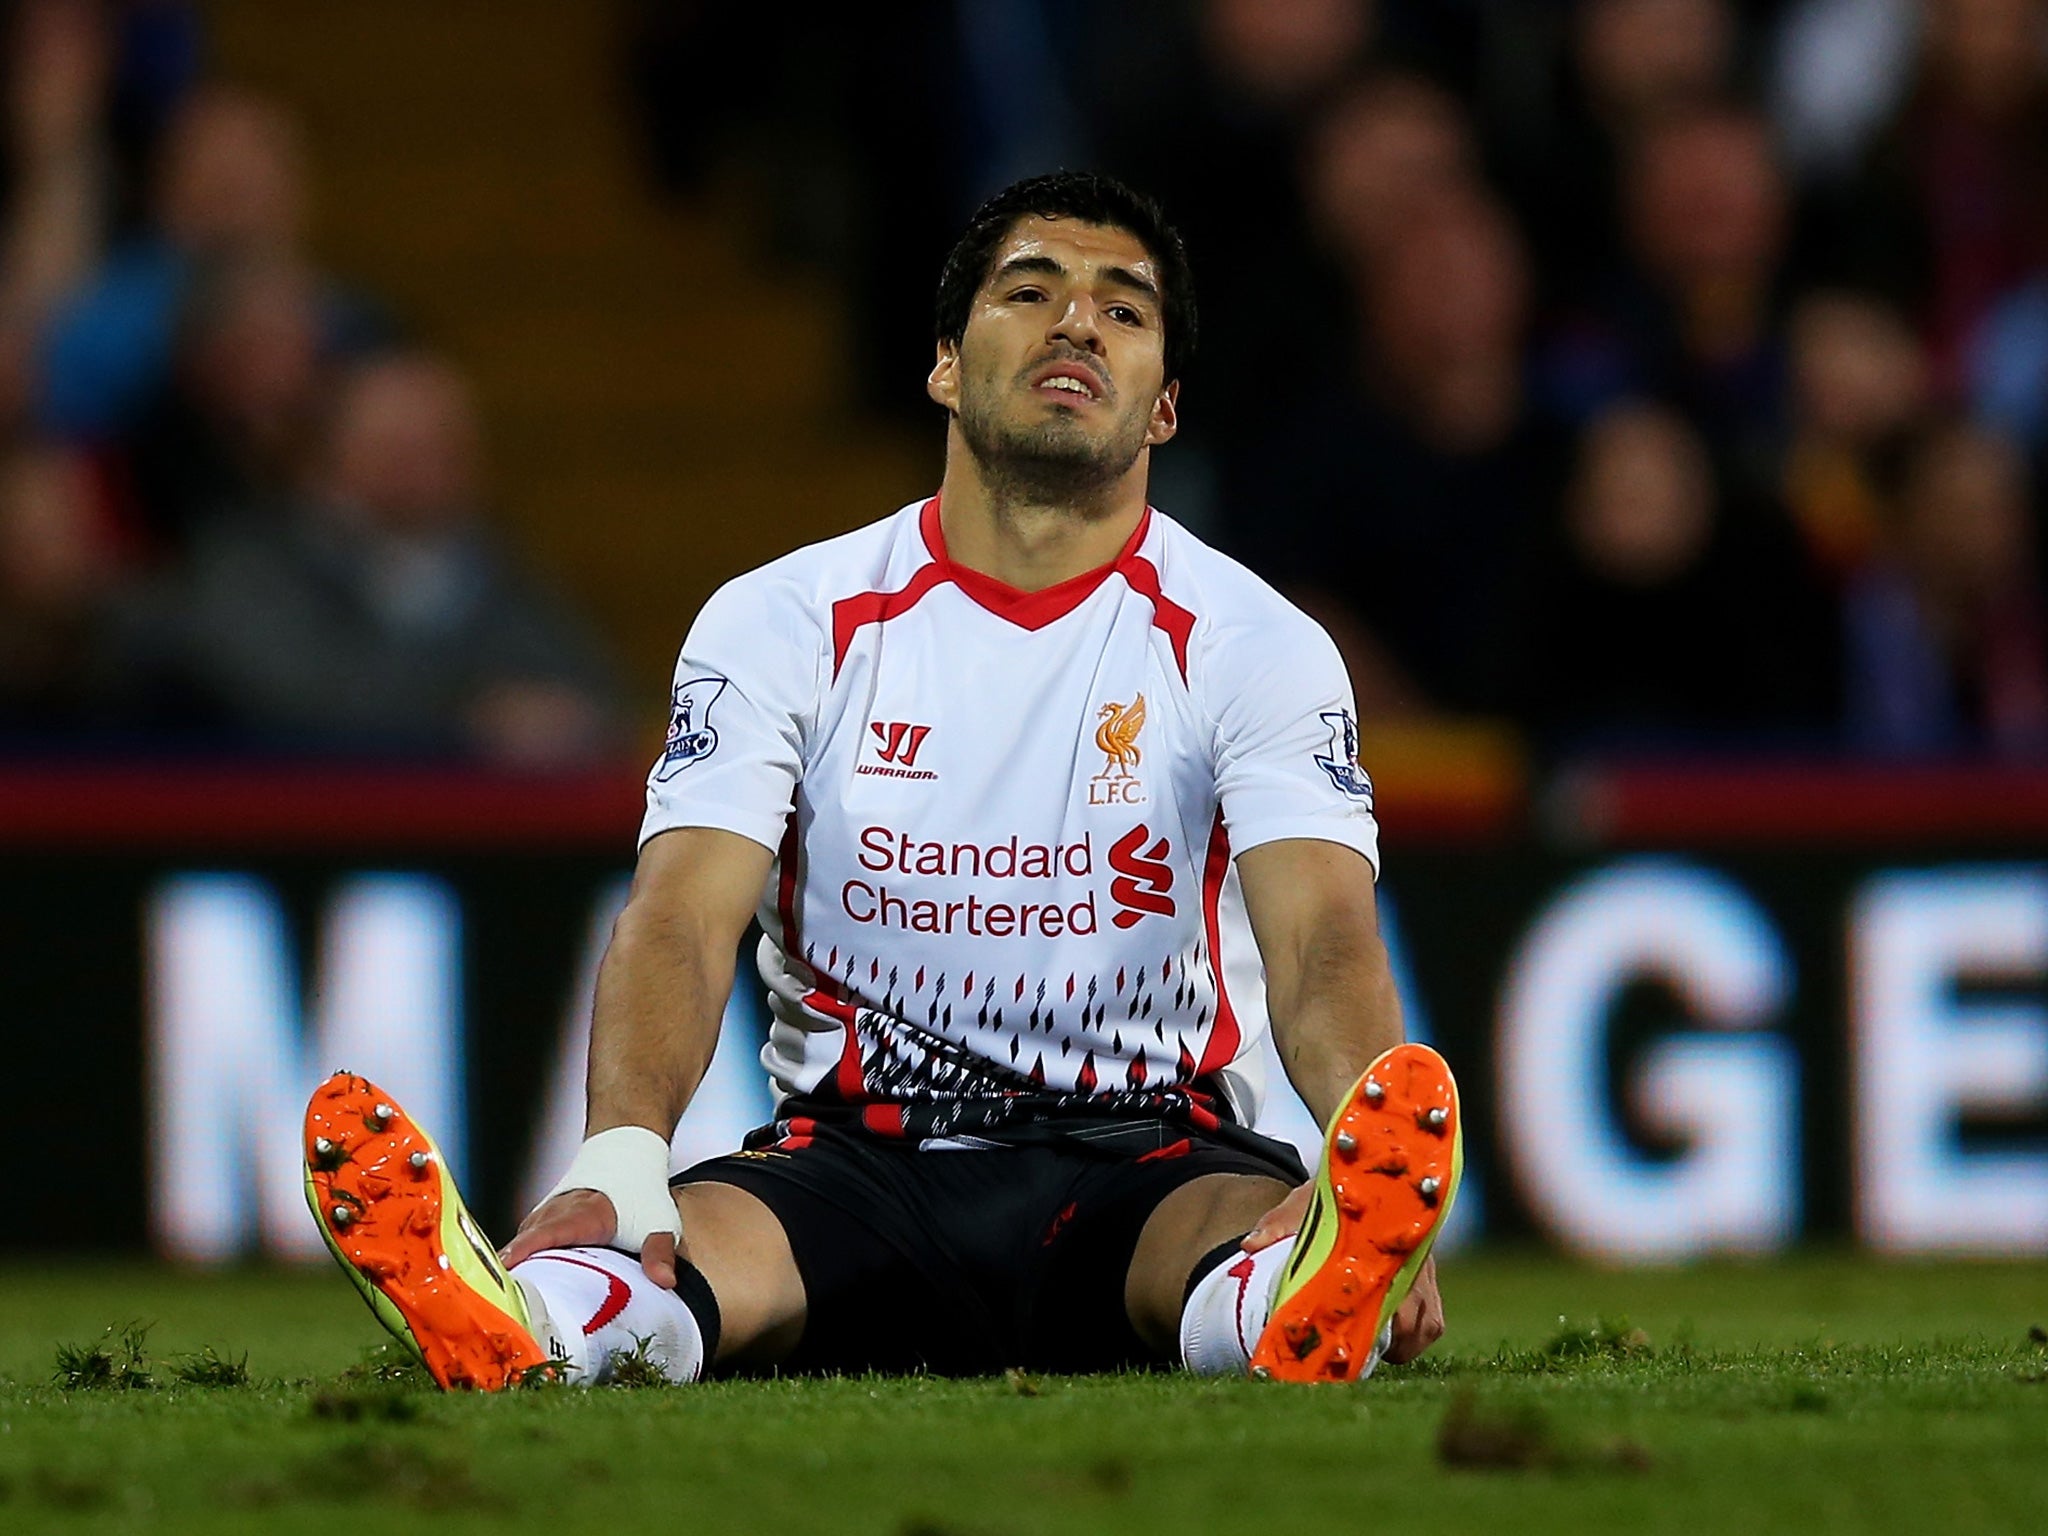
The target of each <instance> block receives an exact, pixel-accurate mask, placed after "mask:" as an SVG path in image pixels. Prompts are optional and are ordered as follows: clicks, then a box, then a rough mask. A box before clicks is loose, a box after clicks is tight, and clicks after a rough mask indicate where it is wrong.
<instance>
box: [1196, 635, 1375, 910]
mask: <svg viewBox="0 0 2048 1536" xmlns="http://www.w3.org/2000/svg"><path fill="white" fill-rule="evenodd" d="M1291 616H1292V617H1293V618H1294V619H1295V623H1293V624H1291V625H1286V626H1279V625H1275V626H1270V627H1268V626H1263V625H1262V626H1260V627H1259V628H1258V629H1257V630H1251V629H1247V630H1242V631H1239V632H1238V633H1236V634H1235V635H1233V636H1228V637H1223V640H1222V643H1220V644H1219V645H1217V646H1216V648H1215V651H1214V653H1213V656H1212V659H1211V663H1210V667H1209V668H1208V669H1207V670H1208V671H1209V681H1210V684H1211V690H1212V691H1211V693H1210V697H1209V699H1208V701H1207V702H1208V705H1209V709H1210V711H1211V714H1212V717H1213V718H1214V720H1215V722H1216V791H1217V797H1218V799H1219V801H1220V802H1221V804H1222V807H1223V823H1224V827H1225V830H1226V831H1227V832H1228V834H1229V837H1230V848H1231V851H1232V853H1233V854H1241V853H1243V852H1244V851H1245V850H1246V849H1247V848H1256V847H1258V846H1259V845H1260V844H1261V843H1274V842H1279V841H1280V840H1281V839H1282V838H1289V837H1308V838H1318V839H1320V840H1322V841H1324V842H1330V843H1340V844H1342V845H1343V846H1344V847H1346V848H1355V849H1357V850H1358V852H1359V853H1361V854H1363V855H1364V856H1365V858H1366V861H1367V862H1368V863H1370V864H1371V865H1372V869H1373V875H1374V877H1375V878H1377V877H1378V875H1379V868H1380V852H1379V823H1378V821H1376V820H1375V819H1374V817H1373V809H1372V780H1371V779H1370V778H1368V777H1367V776H1366V774H1365V771H1364V769H1362V768H1361V767H1360V766H1359V763H1358V715H1357V712H1356V710H1355V709H1354V708H1353V706H1352V702H1351V682H1350V679H1349V678H1348V677H1347V676H1346V675H1345V671H1344V662H1343V659H1342V658H1341V657H1340V656H1339V655H1338V653H1337V647H1336V646H1335V645H1334V644H1332V643H1331V640H1330V637H1329V636H1328V635H1327V634H1325V633H1324V632H1323V630H1322V627H1321V626H1320V625H1318V624H1316V623H1314V622H1313V621H1312V620H1310V619H1309V618H1307V616H1306V615H1302V614H1299V613H1295V614H1293V615H1291Z"/></svg>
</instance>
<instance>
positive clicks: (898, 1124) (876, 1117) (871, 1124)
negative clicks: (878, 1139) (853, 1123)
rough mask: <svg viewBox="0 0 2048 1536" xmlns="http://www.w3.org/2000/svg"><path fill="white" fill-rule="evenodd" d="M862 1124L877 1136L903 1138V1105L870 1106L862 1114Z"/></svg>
mask: <svg viewBox="0 0 2048 1536" xmlns="http://www.w3.org/2000/svg"><path fill="white" fill-rule="evenodd" d="M860 1123H861V1124H862V1125H864V1126H866V1127H867V1128H868V1129H869V1130H870V1131H872V1132H873V1133H874V1134H875V1135H877V1136H901V1135H902V1134H903V1106H902V1105H901V1104H870V1105H869V1106H868V1107H867V1108H866V1109H864V1110H862V1111H861V1112H860Z"/></svg>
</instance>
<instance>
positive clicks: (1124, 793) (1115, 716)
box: [1088, 693, 1145, 805]
mask: <svg viewBox="0 0 2048 1536" xmlns="http://www.w3.org/2000/svg"><path fill="white" fill-rule="evenodd" d="M1096 716H1097V718H1098V719H1100V720H1101V722H1102V723H1101V724H1100V725H1098V726H1096V727H1095V745H1096V746H1097V747H1099V748H1100V749H1101V751H1102V755H1103V757H1104V758H1105V759H1106V761H1105V762H1104V763H1103V765H1102V772H1100V773H1098V774H1096V775H1095V777H1094V778H1092V779H1090V780H1089V781H1088V803H1089V804H1090V805H1143V804H1144V803H1145V786H1144V784H1143V783H1142V782H1141V781H1140V780H1139V778H1138V763H1139V760H1140V759H1142V758H1143V757H1144V755H1145V754H1144V752H1143V751H1142V750H1140V748H1139V746H1138V732H1140V731H1142V730H1143V729H1144V728H1145V695H1143V694H1142V693H1141V694H1139V695H1138V696H1137V697H1136V698H1135V699H1133V700H1132V701H1131V702H1130V703H1128V704H1115V703H1110V704H1104V705H1103V706H1102V708H1101V709H1099V710H1097V711H1096Z"/></svg>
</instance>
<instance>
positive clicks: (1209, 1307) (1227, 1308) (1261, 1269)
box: [1180, 1237, 1294, 1376]
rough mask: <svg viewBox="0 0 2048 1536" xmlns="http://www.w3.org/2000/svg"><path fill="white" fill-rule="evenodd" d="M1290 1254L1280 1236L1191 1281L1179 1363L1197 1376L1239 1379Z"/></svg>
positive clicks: (1248, 1365) (1256, 1344) (1288, 1241)
mask: <svg viewBox="0 0 2048 1536" xmlns="http://www.w3.org/2000/svg"><path fill="white" fill-rule="evenodd" d="M1293 1252H1294V1239H1293V1238H1291V1237H1287V1238H1282V1239H1281V1240H1280V1241H1279V1242H1277V1243H1275V1244H1273V1245H1272V1246H1271V1247H1270V1248H1261V1249H1260V1250H1259V1251H1258V1252H1257V1253H1240V1254H1238V1255H1236V1256H1235V1257H1234V1258H1231V1259H1229V1260H1226V1261H1225V1262H1224V1263H1221V1264H1218V1265H1217V1266H1216V1267H1215V1268H1214V1269H1212V1270H1210V1271H1209V1273H1208V1274H1206V1275H1204V1276H1202V1278H1201V1279H1200V1280H1198V1281H1196V1282H1195V1288H1194V1290H1192V1291H1190V1292H1189V1293H1188V1304H1187V1305H1186V1306H1185V1307H1183V1308H1182V1309H1181V1314H1180V1359H1181V1364H1183V1365H1185V1366H1186V1367H1187V1368H1188V1369H1189V1370H1191V1371H1193V1372H1194V1373H1195V1374H1196V1375H1197V1376H1228V1375H1233V1374H1235V1375H1242V1374H1243V1373H1244V1372H1245V1371H1247V1370H1249V1369H1250V1368H1251V1363H1252V1351H1253V1350H1255V1349H1257V1348H1258V1347H1259V1335H1260V1333H1262V1332H1263V1331H1264V1330H1265V1327H1266V1314H1267V1313H1269V1312H1271V1311H1272V1310H1273V1290H1274V1288H1275V1287H1276V1286H1278V1285H1279V1283H1280V1271H1281V1270H1282V1269H1284V1268H1285V1267H1286V1265H1287V1256H1288V1255H1289V1254H1291V1253H1293Z"/></svg>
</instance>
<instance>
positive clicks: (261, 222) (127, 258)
mask: <svg viewBox="0 0 2048 1536" xmlns="http://www.w3.org/2000/svg"><path fill="white" fill-rule="evenodd" d="M150 203H151V206H152V209H153V212H154V216H155V221H154V224H153V226H152V227H150V228H148V229H147V230H145V231H144V232H143V233H142V234H141V235H140V236H139V237H138V238H137V239H135V240H133V241H131V242H130V243H128V244H127V245H125V246H123V247H122V248H120V249H119V250H117V251H115V252H114V253H113V254H112V255H111V256H110V257H109V258H108V260H107V261H106V263H105V265H104V266H103V267H102V268H101V269H100V270H99V272H98V273H97V274H96V275H95V276H94V277H93V278H92V279H91V280H90V281H89V282H88V283H87V284H86V285H85V286H84V287H83V288H81V289H80V290H79V291H78V292H77V293H75V294H74V295H73V296H72V297H71V298H70V299H69V300H68V301H67V302H66V303H65V304H63V305H62V306H61V307H60V309H59V310H58V312H57V314H56V315H55V316H54V318H53V320H52V322H51V325H50V328H49V331H48V334H47V336H46V339H45V342H44V346H43V355H42V371H43V386H42V387H43V395H42V415H43V423H44V425H45V427H46V428H47V429H48V430H49V431H51V432H53V433H55V434H57V435H58V436H61V437H63V438H66V439H67V440H71V441H75V442H83V443H88V444H106V443H110V442H115V441H118V440H119V439H120V438H122V437H123V436H124V435H125V434H126V433H127V432H128V431H130V430H131V429H133V428H134V427H135V425H136V424H137V423H138V422H140V421H141V420H142V418H143V417H144V416H145V415H147V414H148V412H149V411H150V409H151V408H152V407H153V406H154V405H155V403H156V402H157V399H158V396H159V394H160V392H161V391H162V390H163V389H164V388H165V387H166V386H167V384H168V382H169V379H170V375H171V369H172V365H173V360H174V357H175V353H176V348H177V342H178V336H179V322H180V319H181V317H182V315H183V313H184V310H185V306H186V303H187V300H188V298H189V296H190V294H191V291H192V284H193V281H194V279H195V275H196V274H197V273H198V272H199V271H200V270H202V269H203V268H205V267H207V266H210V265H217V264H233V263H237V262H243V261H295V260H299V259H301V250H302V247H303V242H304V234H305V223H306V212H307V203H308V198H307V191H306V172H305V164H304V156H303V152H302V150H301V147H300V143H299V134H298V126H297V124H296V122H295V121H294V120H293V119H292V117H291V116H290V115H289V114H288V113H287V112H285V111H284V110H283V109H282V108H281V107H279V106H277V105H275V104H274V103H272V102H269V101H267V100H265V99H263V98H261V97H258V96H254V95H251V94H248V93H246V92H242V91H236V90H231V89H228V88H225V87H221V86H209V87H206V88H204V89H202V90H200V91H198V92H197V93H195V94H194V95H193V96H192V97H191V98H190V99H189V100H188V101H187V102H186V103H185V104H184V106H183V107H182V108H181V109H180V111H179V112H178V114H177V116H176V118H175V119H174V120H173V121H172V123H171V126H170V128H169V131H168V133H167V135H166V138H165V141H164V143H163V145H162V146H161V151H160V154H159V157H158V161H157V166H156V173H155V177H154V181H153V184H152V187H151V197H150ZM320 306H321V331H322V336H323V341H324V343H325V344H326V345H327V346H328V347H330V348H332V349H336V350H351V349H359V348H361V347H363V346H367V345H369V344H370V343H372V342H374V341H376V340H377V339H379V337H380V335H381V332H382V324H381V321H380V320H379V318H378V317H377V316H376V314H375V312H374V311H373V310H372V309H371V307H370V306H368V305H366V304H365V303H363V301H361V300H360V299H358V298H356V297H354V296H351V295H349V294H346V293H344V292H343V291H341V290H340V289H337V288H334V287H332V286H330V285H323V287H322V291H321V295H320Z"/></svg>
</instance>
